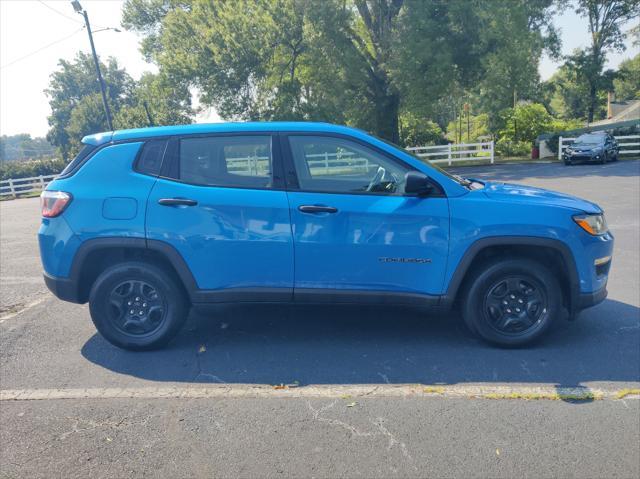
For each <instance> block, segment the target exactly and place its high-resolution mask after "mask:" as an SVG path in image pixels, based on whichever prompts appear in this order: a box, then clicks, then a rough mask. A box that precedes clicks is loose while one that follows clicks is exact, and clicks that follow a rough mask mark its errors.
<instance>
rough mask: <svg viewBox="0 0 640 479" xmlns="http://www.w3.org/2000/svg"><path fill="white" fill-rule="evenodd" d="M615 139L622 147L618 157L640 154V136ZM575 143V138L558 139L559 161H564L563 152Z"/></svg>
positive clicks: (617, 137)
mask: <svg viewBox="0 0 640 479" xmlns="http://www.w3.org/2000/svg"><path fill="white" fill-rule="evenodd" d="M614 138H615V139H616V140H617V141H618V146H619V147H620V151H619V152H618V155H638V154H640V149H638V148H637V147H638V146H640V135H623V136H614ZM634 140H635V141H634ZM574 141H575V138H563V137H559V138H558V160H560V161H562V152H563V151H564V150H565V149H566V148H567V146H569V145H570V144H571V143H573V142H574ZM634 147H635V148H634ZM629 148H632V149H629Z"/></svg>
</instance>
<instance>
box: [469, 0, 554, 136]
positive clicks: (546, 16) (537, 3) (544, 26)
mask: <svg viewBox="0 0 640 479" xmlns="http://www.w3.org/2000/svg"><path fill="white" fill-rule="evenodd" d="M492 3H494V5H493V8H487V9H483V10H482V15H483V16H486V17H488V18H486V19H485V24H486V25H487V27H486V29H484V31H483V33H482V34H483V35H485V36H486V37H487V39H486V42H488V43H489V44H491V45H493V48H492V49H491V50H490V51H489V52H488V54H487V55H486V56H485V57H484V58H483V59H482V62H483V63H484V65H485V68H484V73H483V75H482V77H481V78H480V79H479V81H478V82H477V86H476V87H475V88H474V89H473V94H474V95H473V96H474V97H475V100H474V101H473V103H475V104H476V106H477V109H479V110H481V111H484V112H487V113H488V114H489V121H490V124H491V125H492V126H494V125H495V124H496V122H497V120H498V116H499V114H500V112H501V111H502V110H504V109H505V108H510V107H511V108H512V107H513V106H514V104H515V103H516V102H517V101H539V97H540V93H541V92H540V78H539V74H538V64H539V61H540V57H541V55H542V53H543V52H546V53H547V54H549V56H550V57H551V58H559V57H560V49H559V47H560V39H559V36H558V32H557V31H556V29H555V27H554V25H553V22H552V19H553V15H554V13H556V10H557V9H558V8H561V7H562V5H560V6H558V4H557V3H556V2H554V0H533V1H532V0H525V1H510V2H492ZM496 19H499V21H496Z"/></svg>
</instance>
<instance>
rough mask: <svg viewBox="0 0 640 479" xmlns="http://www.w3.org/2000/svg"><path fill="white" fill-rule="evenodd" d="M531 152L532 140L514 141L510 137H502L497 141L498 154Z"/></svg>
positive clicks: (525, 153) (519, 154)
mask: <svg viewBox="0 0 640 479" xmlns="http://www.w3.org/2000/svg"><path fill="white" fill-rule="evenodd" d="M530 154H531V142H529V141H512V140H509V139H508V138H500V139H499V140H498V141H497V142H496V156H529V155H530Z"/></svg>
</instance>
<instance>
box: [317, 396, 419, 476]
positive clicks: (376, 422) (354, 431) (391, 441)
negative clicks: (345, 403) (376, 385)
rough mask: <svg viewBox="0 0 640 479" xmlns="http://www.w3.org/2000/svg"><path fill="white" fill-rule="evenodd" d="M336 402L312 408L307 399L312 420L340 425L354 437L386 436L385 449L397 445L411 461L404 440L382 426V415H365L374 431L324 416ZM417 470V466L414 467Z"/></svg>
mask: <svg viewBox="0 0 640 479" xmlns="http://www.w3.org/2000/svg"><path fill="white" fill-rule="evenodd" d="M337 403H338V399H336V400H335V401H332V402H331V403H329V404H326V405H324V406H322V407H320V408H318V409H316V408H314V407H313V405H312V404H311V401H307V408H308V409H309V410H310V411H311V413H312V414H313V420H314V421H319V422H323V423H326V424H331V425H333V426H337V427H341V428H343V429H346V430H347V431H349V433H350V434H351V435H352V436H354V437H385V438H387V450H388V451H390V450H391V449H393V448H394V447H396V446H397V447H399V449H400V452H401V453H402V455H403V456H404V457H405V458H406V459H408V460H410V461H412V462H413V457H411V454H409V451H408V450H407V446H406V444H405V443H404V442H402V441H400V440H398V439H397V438H396V437H395V436H394V435H393V434H392V433H391V432H390V431H389V430H388V429H387V428H386V427H385V426H384V418H382V417H378V418H375V419H372V418H371V417H367V419H368V421H369V422H370V423H371V424H372V425H373V426H374V427H375V428H376V429H377V430H376V431H361V430H360V429H358V428H357V427H355V426H352V425H351V424H349V423H347V422H344V421H342V420H340V419H334V418H328V417H324V416H323V413H325V412H327V411H329V410H331V409H333V407H334V406H335V405H336V404H337ZM414 468H416V466H415V465H414ZM416 470H417V468H416Z"/></svg>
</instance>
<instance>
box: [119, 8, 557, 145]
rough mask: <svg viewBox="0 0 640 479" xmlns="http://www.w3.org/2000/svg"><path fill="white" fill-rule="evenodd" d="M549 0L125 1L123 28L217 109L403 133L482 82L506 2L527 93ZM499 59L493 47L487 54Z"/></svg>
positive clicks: (498, 41)
mask: <svg viewBox="0 0 640 479" xmlns="http://www.w3.org/2000/svg"><path fill="white" fill-rule="evenodd" d="M552 4H553V0H535V1H533V2H531V1H529V2H527V1H524V0H517V1H515V2H514V1H505V0H474V1H473V2H470V1H468V0H433V1H428V2H427V1H424V0H323V1H317V0H233V1H230V0H128V1H127V2H126V3H125V5H124V9H123V25H124V26H125V27H126V28H128V29H130V30H134V31H136V32H138V33H139V34H141V36H142V44H141V46H142V51H143V53H144V55H145V56H146V57H147V58H148V59H150V60H152V61H154V62H155V63H156V64H158V65H159V66H160V68H161V69H162V70H163V71H164V72H165V73H166V75H167V77H168V78H169V79H170V81H171V82H176V83H178V84H181V85H186V86H188V87H195V88H197V89H198V90H199V91H200V92H201V93H202V97H201V101H202V102H203V103H204V104H205V105H210V106H214V107H215V108H216V109H217V111H218V113H219V114H220V115H221V116H222V117H223V118H226V119H241V120H283V119H288V120H325V121H332V122H337V123H348V124H352V125H355V126H358V127H360V128H364V129H367V130H369V131H372V132H374V133H376V134H378V135H379V136H382V137H385V138H387V139H389V140H391V141H398V139H399V118H400V116H401V115H402V114H404V113H412V114H415V115H417V116H418V117H421V118H425V117H431V118H434V117H438V116H440V114H439V112H438V111H437V109H438V105H443V104H445V103H446V101H445V102H444V103H443V102H442V100H443V98H446V97H447V96H450V95H451V90H452V87H455V88H457V86H456V85H458V84H460V85H462V87H463V88H465V87H472V86H473V85H475V84H477V82H478V80H479V79H480V78H481V77H482V73H483V72H484V71H485V68H492V65H488V66H487V65H486V63H485V62H483V58H484V57H485V56H486V55H487V54H488V53H490V52H494V53H495V52H498V51H499V50H500V48H502V51H503V53H504V52H507V51H508V49H509V48H511V45H509V40H508V39H503V38H502V37H503V34H504V32H502V31H501V28H502V26H501V25H502V23H503V22H504V21H505V20H503V18H502V16H503V15H502V14H503V13H509V12H511V11H512V10H514V11H515V10H518V13H515V14H513V15H508V18H507V20H508V21H509V22H510V27H509V32H510V34H511V33H514V32H521V33H520V34H521V36H522V37H523V39H522V41H521V42H520V43H519V46H521V47H522V48H526V49H527V53H525V54H523V55H522V58H518V60H517V61H514V62H512V63H513V64H510V66H508V67H505V69H504V70H503V72H506V74H507V75H511V74H515V73H517V72H519V71H520V70H519V69H520V67H521V66H522V65H525V64H526V65H528V69H527V70H526V71H525V72H523V73H522V74H521V75H520V76H519V77H518V79H517V80H516V81H515V83H516V85H517V88H521V89H522V90H523V94H524V92H525V91H526V88H525V87H521V84H523V82H524V81H525V79H527V77H528V73H529V72H530V71H534V70H535V69H536V66H537V57H536V55H537V54H539V51H541V49H542V48H546V47H545V45H547V44H549V41H550V39H551V37H552V35H550V34H548V32H547V30H548V31H551V30H550V29H549V24H548V22H547V19H548V16H549V6H550V5H552ZM496 12H498V14H499V15H498V14H496ZM497 15H498V16H499V17H500V22H498V21H496V18H497ZM523 30H524V33H522V32H523ZM487 31H489V32H491V34H490V35H489V34H485V32H487ZM545 32H547V33H545ZM532 39H535V41H533V40H532ZM531 52H533V53H531ZM535 52H538V53H535ZM503 57H504V54H499V53H496V54H495V56H494V62H497V61H499V60H500V59H501V58H503ZM523 59H524V60H523ZM529 64H532V65H533V66H530V65H529ZM533 78H534V80H533V82H534V83H535V82H536V81H537V80H536V79H537V76H536V75H535V74H534V75H533ZM527 81H530V80H528V79H527ZM508 88H509V89H510V91H512V87H511V86H509V87H508ZM503 96H504V95H502V94H501V93H498V94H496V95H495V97H496V98H502V97H503ZM509 96H510V97H511V96H512V94H511V93H510V95H509ZM448 121H449V119H448V118H441V119H438V122H439V123H440V124H441V125H446V124H447V123H448Z"/></svg>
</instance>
